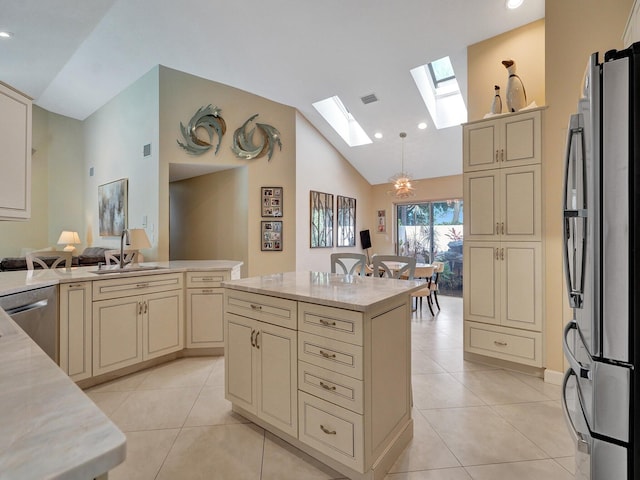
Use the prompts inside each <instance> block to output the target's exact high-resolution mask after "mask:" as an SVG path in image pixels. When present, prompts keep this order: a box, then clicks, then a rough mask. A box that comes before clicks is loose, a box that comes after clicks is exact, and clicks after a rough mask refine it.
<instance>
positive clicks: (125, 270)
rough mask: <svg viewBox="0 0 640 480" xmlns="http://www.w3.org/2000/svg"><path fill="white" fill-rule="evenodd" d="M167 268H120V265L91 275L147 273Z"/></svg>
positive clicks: (135, 266)
mask: <svg viewBox="0 0 640 480" xmlns="http://www.w3.org/2000/svg"><path fill="white" fill-rule="evenodd" d="M163 268H165V267H158V266H156V265H125V266H124V267H122V268H120V265H106V266H103V267H102V268H99V269H98V270H92V271H91V273H95V274H98V275H105V274H107V273H134V272H146V271H149V270H161V269H163Z"/></svg>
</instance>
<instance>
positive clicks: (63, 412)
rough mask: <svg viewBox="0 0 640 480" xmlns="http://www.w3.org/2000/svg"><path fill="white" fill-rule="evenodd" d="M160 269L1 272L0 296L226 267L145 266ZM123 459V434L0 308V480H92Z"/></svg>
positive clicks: (228, 264) (214, 263) (222, 263)
mask: <svg viewBox="0 0 640 480" xmlns="http://www.w3.org/2000/svg"><path fill="white" fill-rule="evenodd" d="M141 265H151V266H159V267H162V268H161V269H158V270H144V271H140V272H130V273H109V274H102V275H98V274H95V273H92V272H93V271H95V270H96V267H74V268H71V269H70V270H64V269H57V270H32V271H14V272H1V273H0V296H1V295H8V294H11V293H16V292H21V291H25V290H30V289H34V288H39V287H45V286H49V285H57V284H59V283H68V282H77V281H83V280H100V279H105V278H120V277H123V276H132V275H153V274H161V273H169V272H171V273H173V272H184V271H187V270H189V271H212V270H220V269H222V270H227V269H233V268H236V267H240V265H242V262H237V261H226V260H201V261H172V262H148V263H144V264H141ZM125 457H126V438H125V436H124V434H123V433H122V432H121V431H120V430H119V429H118V428H117V427H116V426H115V425H114V424H113V423H112V422H111V420H109V418H108V417H107V416H105V415H104V414H103V413H102V411H101V410H100V409H99V408H98V407H97V406H96V405H95V404H94V403H93V402H92V401H91V400H90V399H89V397H87V396H86V395H85V394H84V393H83V392H82V390H80V388H78V386H77V385H76V384H75V383H74V382H73V381H72V380H71V379H70V378H69V377H68V376H67V375H66V374H65V373H64V372H63V371H62V370H61V369H60V368H58V366H57V365H56V364H55V363H54V362H53V361H52V360H51V359H50V358H49V357H48V356H47V355H46V354H45V353H44V352H43V351H42V350H41V349H40V348H39V347H38V346H37V345H36V344H35V343H34V342H33V340H31V338H29V336H28V335H27V334H25V333H24V332H23V331H22V329H21V328H20V327H18V326H17V325H16V324H15V322H14V321H13V320H11V318H10V317H9V316H8V315H7V314H6V313H5V312H4V311H3V310H2V309H0V480H5V479H6V480H9V479H10V480H14V479H18V478H25V479H26V478H34V479H35V478H38V479H40V478H42V479H44V478H46V479H91V478H95V477H98V476H99V475H102V474H103V473H105V472H108V471H109V470H111V469H113V468H114V467H116V466H117V465H119V464H120V463H122V462H123V461H124V459H125Z"/></svg>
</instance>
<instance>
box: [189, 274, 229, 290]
mask: <svg viewBox="0 0 640 480" xmlns="http://www.w3.org/2000/svg"><path fill="white" fill-rule="evenodd" d="M225 280H229V272H226V271H210V272H187V288H212V287H219V286H220V284H221V283H222V282H224V281H225Z"/></svg>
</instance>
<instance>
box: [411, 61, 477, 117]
mask: <svg viewBox="0 0 640 480" xmlns="http://www.w3.org/2000/svg"><path fill="white" fill-rule="evenodd" d="M411 75H412V76H413V81H414V82H416V86H417V87H418V90H419V91H420V95H422V100H423V101H424V104H425V105H426V107H427V109H428V110H429V114H430V115H431V118H432V119H433V123H434V124H435V126H436V128H437V129H441V128H447V127H453V126H456V125H460V124H461V123H463V122H466V121H467V107H466V105H465V104H464V100H463V99H462V94H461V93H460V86H459V85H458V80H456V75H455V72H454V71H453V66H452V65H451V60H450V59H449V57H443V58H440V59H438V60H434V61H433V62H430V63H427V64H426V65H420V66H419V67H416V68H413V69H411Z"/></svg>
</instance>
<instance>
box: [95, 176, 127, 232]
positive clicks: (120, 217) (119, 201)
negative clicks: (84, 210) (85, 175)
mask: <svg viewBox="0 0 640 480" xmlns="http://www.w3.org/2000/svg"><path fill="white" fill-rule="evenodd" d="M127 190H128V180H127V179H126V178H121V179H120V180H115V181H113V182H110V183H105V184H104V185H99V186H98V213H99V222H100V236H101V237H115V236H120V235H121V234H122V231H123V230H124V229H125V228H127V193H128V192H127Z"/></svg>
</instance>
